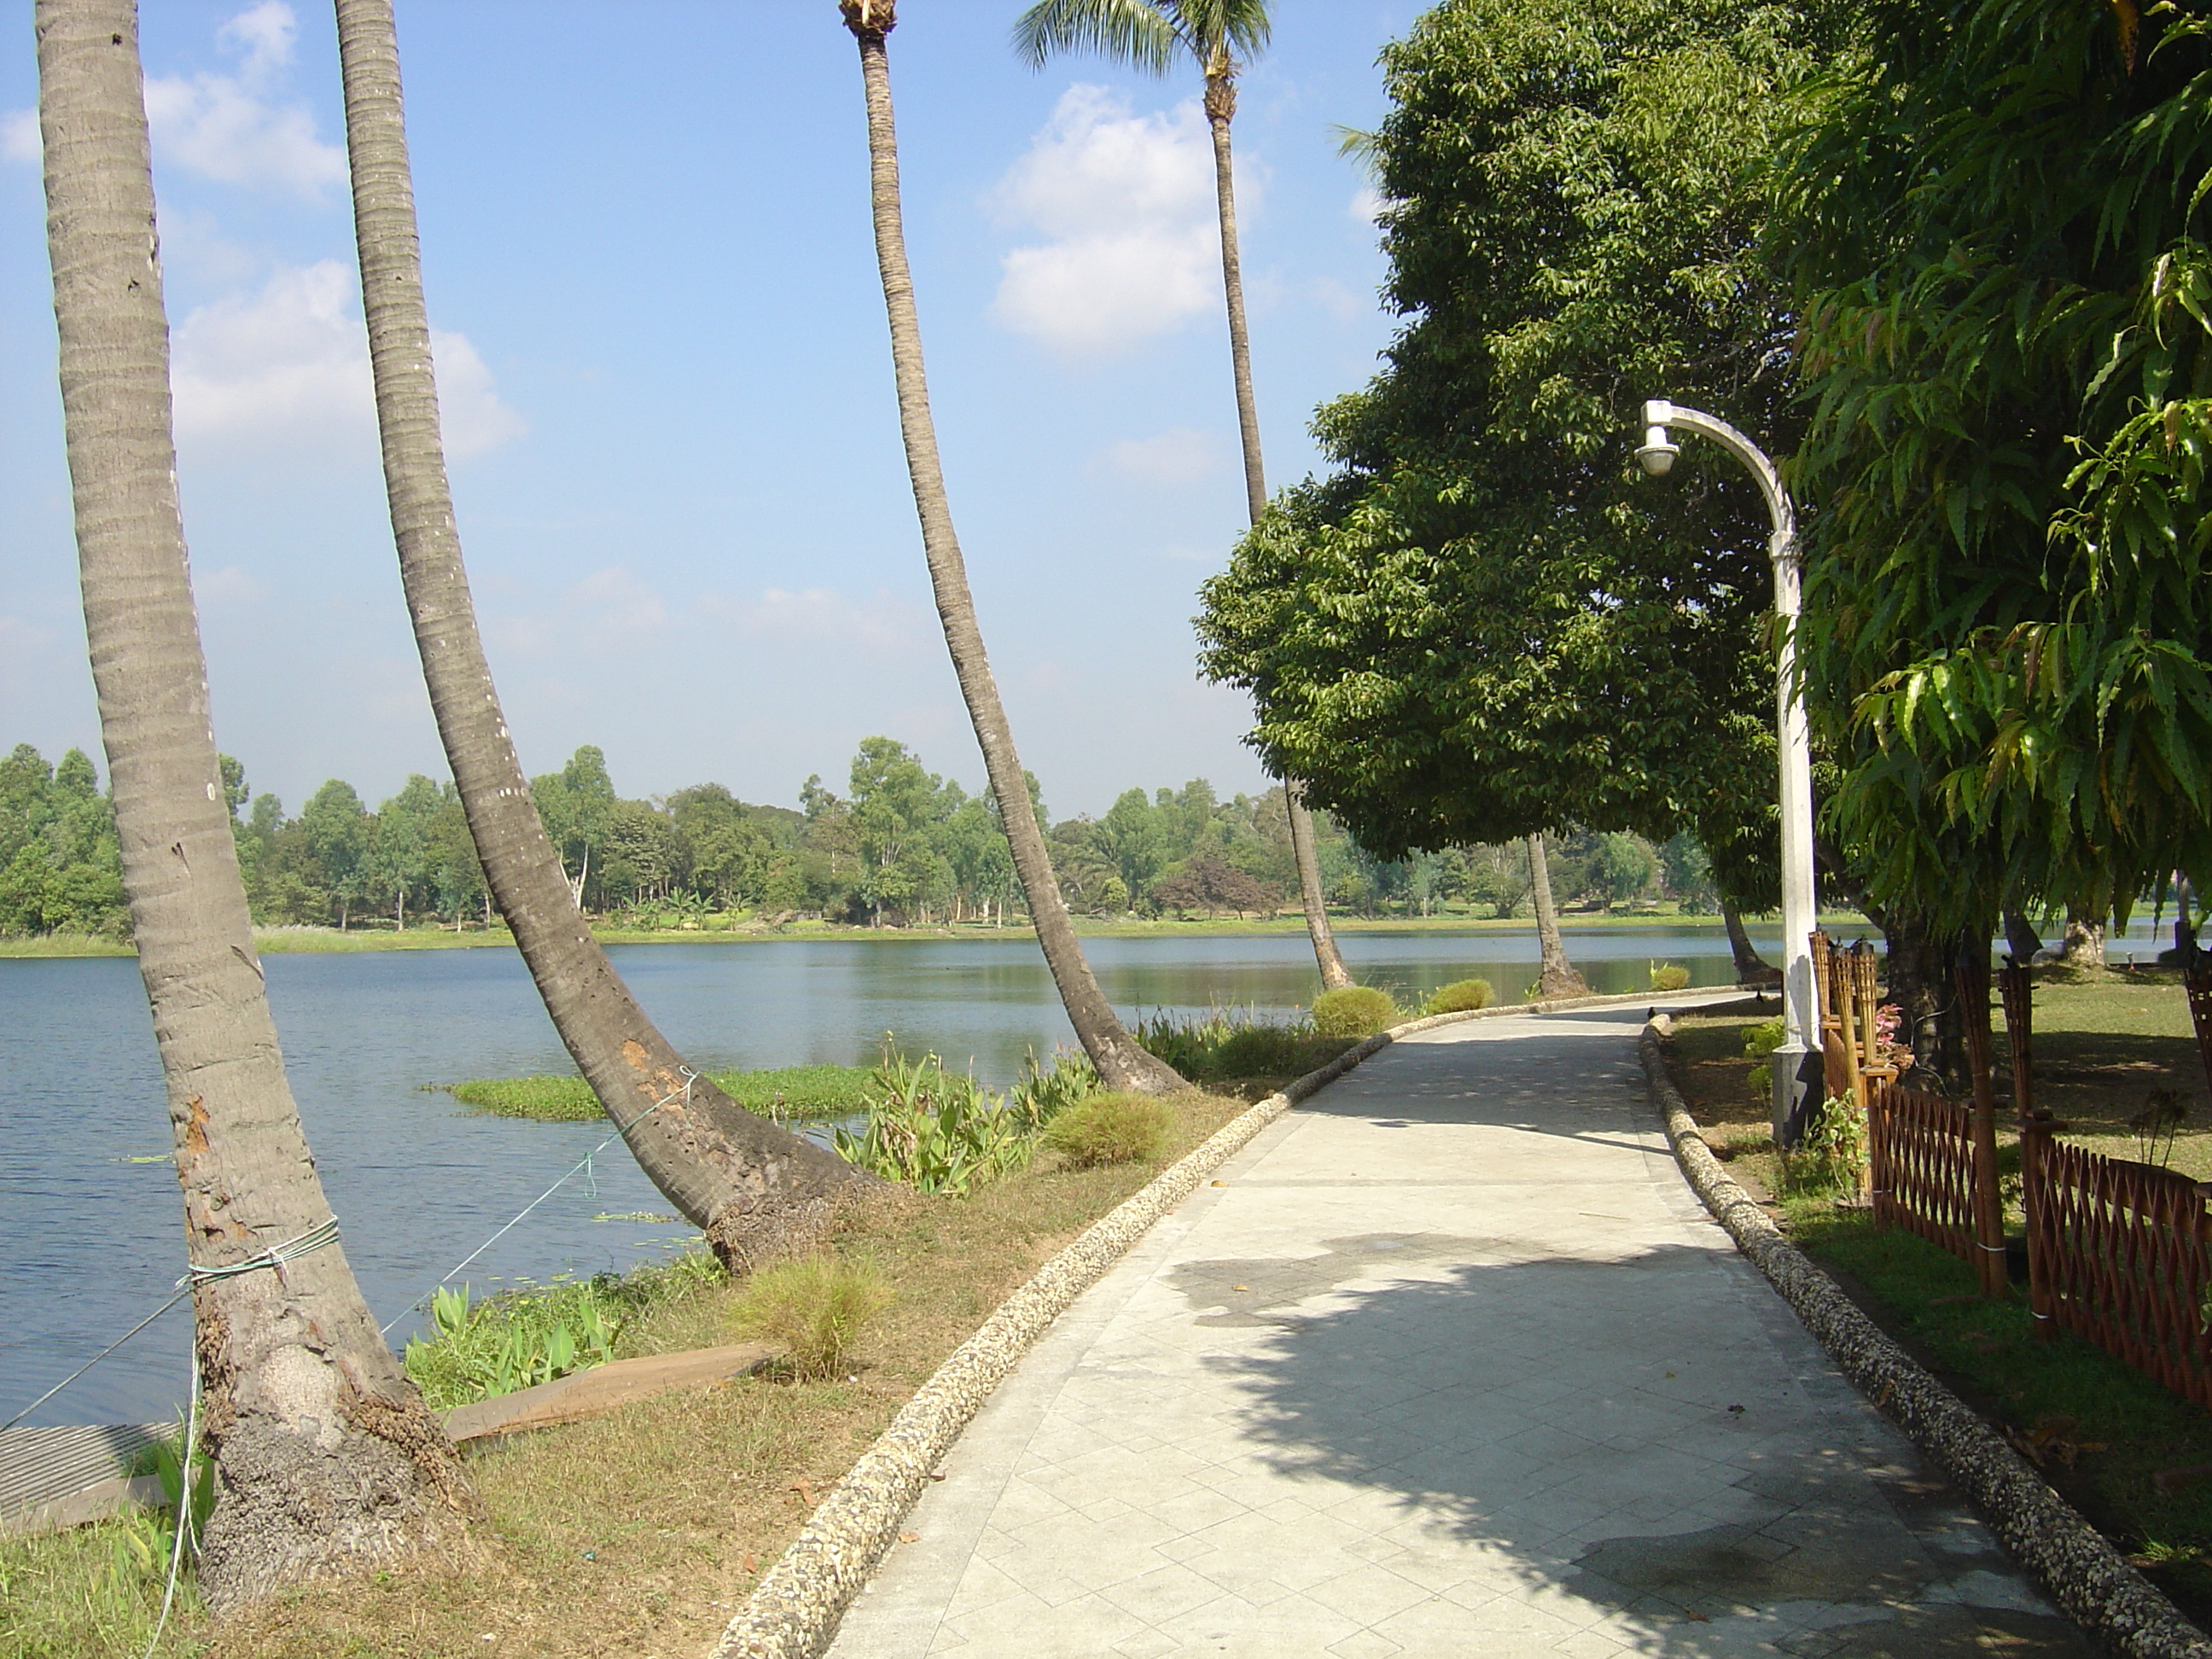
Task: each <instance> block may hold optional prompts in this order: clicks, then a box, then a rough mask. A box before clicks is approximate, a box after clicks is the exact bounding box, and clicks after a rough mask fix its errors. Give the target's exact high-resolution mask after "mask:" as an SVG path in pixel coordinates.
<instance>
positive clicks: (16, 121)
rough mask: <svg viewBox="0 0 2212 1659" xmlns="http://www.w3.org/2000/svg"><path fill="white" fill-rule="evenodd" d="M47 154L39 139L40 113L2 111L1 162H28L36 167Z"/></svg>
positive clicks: (0, 119)
mask: <svg viewBox="0 0 2212 1659" xmlns="http://www.w3.org/2000/svg"><path fill="white" fill-rule="evenodd" d="M45 155H46V145H45V143H43V142H42V141H41V140H40V137H39V112H38V111H36V110H34V109H11V110H0V161H27V162H29V163H30V164H31V165H32V166H33V167H36V166H37V165H38V164H39V162H40V160H41V159H42V158H43V157H44V156H45Z"/></svg>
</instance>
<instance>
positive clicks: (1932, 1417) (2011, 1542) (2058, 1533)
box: [1638, 1015, 2212, 1659]
mask: <svg viewBox="0 0 2212 1659" xmlns="http://www.w3.org/2000/svg"><path fill="white" fill-rule="evenodd" d="M1666 1034H1667V1025H1666V1023H1665V1016H1663V1015H1662V1016H1660V1017H1659V1018H1656V1019H1654V1020H1652V1021H1650V1023H1648V1024H1646V1025H1645V1026H1644V1031H1643V1034H1642V1036H1640V1038H1639V1039H1638V1055H1639V1058H1640V1059H1641V1060H1643V1063H1644V1073H1645V1074H1646V1076H1647V1077H1648V1078H1649V1079H1650V1084H1651V1092H1652V1095H1653V1097H1654V1098H1655V1099H1656V1101H1657V1102H1658V1104H1659V1109H1660V1113H1661V1115H1662V1116H1663V1117H1664V1118H1665V1119H1666V1121H1667V1139H1668V1142H1669V1143H1670V1144H1671V1145H1672V1146H1673V1147H1674V1155H1675V1157H1676V1158H1677V1159H1678V1160H1679V1161H1680V1164H1681V1166H1682V1173H1683V1175H1684V1176H1686V1178H1687V1179H1688V1181H1689V1182H1690V1185H1691V1187H1692V1188H1693V1189H1694V1190H1695V1191H1696V1193H1697V1194H1698V1197H1699V1200H1702V1201H1703V1203H1704V1204H1705V1207H1706V1209H1708V1210H1710V1211H1711V1212H1712V1216H1713V1218H1714V1219H1715V1220H1716V1221H1717V1222H1719V1223H1720V1225H1722V1226H1723V1227H1724V1228H1726V1229H1727V1230H1728V1233H1729V1237H1731V1238H1733V1239H1734V1240H1735V1244H1736V1248H1737V1249H1739V1250H1741V1251H1742V1253H1743V1254H1744V1255H1746V1256H1747V1257H1748V1258H1749V1259H1750V1261H1751V1262H1752V1264H1753V1266H1754V1267H1757V1268H1758V1269H1759V1272H1761V1273H1764V1274H1765V1275H1766V1277H1767V1279H1768V1280H1769V1281H1770V1282H1771V1284H1772V1285H1773V1286H1774V1288H1775V1290H1776V1291H1778V1292H1779V1293H1780V1295H1781V1297H1782V1298H1783V1300H1784V1301H1785V1302H1787V1303H1789V1304H1790V1306H1791V1307H1792V1308H1793V1309H1795V1310H1796V1313H1797V1316H1798V1317H1799V1318H1800V1319H1802V1320H1803V1321H1804V1322H1805V1327H1806V1328H1807V1329H1808V1330H1809V1331H1810V1332H1811V1333H1812V1334H1813V1335H1814V1337H1815V1338H1816V1339H1817V1340H1819V1342H1820V1346H1822V1347H1823V1348H1825V1349H1826V1350H1827V1352H1828V1353H1829V1355H1830V1356H1831V1357H1832V1358H1833V1359H1834V1360H1835V1361H1836V1363H1837V1364H1838V1366H1840V1367H1841V1368H1842V1370H1843V1372H1844V1375H1845V1376H1848V1377H1850V1380H1851V1381H1852V1382H1853V1383H1856V1384H1857V1386H1858V1388H1859V1389H1860V1391H1861V1392H1862V1393H1863V1394H1864V1395H1866V1396H1867V1397H1868V1398H1869V1399H1870V1400H1872V1401H1875V1402H1876V1403H1877V1404H1879V1405H1880V1406H1881V1408H1882V1410H1883V1411H1885V1412H1886V1413H1888V1415H1889V1416H1890V1417H1892V1418H1893V1419H1895V1420H1896V1421H1897V1423H1898V1425H1899V1426H1900V1427H1901V1428H1903V1429H1904V1431H1905V1433H1906V1434H1908V1435H1910V1436H1911V1438H1912V1441H1913V1443H1914V1444H1916V1445H1917V1446H1918V1447H1919V1448H1920V1449H1921V1450H1922V1451H1923V1452H1925V1453H1926V1454H1927V1455H1929V1457H1931V1458H1933V1459H1934V1460H1935V1461H1936V1462H1937V1463H1938V1464H1940V1465H1941V1466H1942V1468H1943V1469H1944V1471H1945V1472H1946V1473H1947V1474H1949V1475H1950V1477H1951V1478H1952V1479H1953V1480H1955V1481H1957V1482H1958V1483H1959V1485H1960V1486H1961V1487H1963V1488H1964V1489H1965V1491H1966V1493H1967V1494H1968V1496H1970V1497H1971V1498H1972V1499H1973V1501H1974V1504H1975V1506H1976V1508H1978V1510H1980V1511H1981V1513H1982V1515H1983V1516H1984V1517H1985V1518H1986V1519H1987V1520H1988V1522H1989V1523H1990V1528H1991V1529H1992V1530H1993V1531H1994V1532H1995V1533H1996V1534H1997V1536H1998V1537H1999V1538H2000V1539H2002V1541H2003V1542H2004V1546H2005V1547H2006V1549H2007V1550H2008V1551H2009V1552H2010V1553H2011V1554H2012V1557H2013V1559H2015V1560H2016V1561H2018V1562H2019V1563H2020V1564H2021V1565H2023V1566H2025V1567H2026V1568H2027V1570H2028V1571H2031V1572H2033V1574H2034V1575H2035V1576H2036V1577H2037V1578H2038V1579H2039V1580H2040V1581H2041V1582H2042V1584H2043V1587H2044V1588H2045V1589H2047V1590H2048V1591H2049V1592H2050V1593H2051V1597H2052V1599H2053V1600H2055V1601H2057V1603H2058V1605H2059V1606H2060V1607H2063V1608H2064V1609H2065V1611H2066V1613H2068V1614H2069V1616H2070V1617H2071V1618H2073V1619H2074V1620H2075V1621H2076V1622H2077V1623H2078V1624H2080V1625H2081V1626H2082V1627H2083V1628H2084V1629H2085V1630H2087V1631H2089V1632H2091V1633H2092V1634H2093V1635H2095V1636H2098V1637H2100V1638H2102V1640H2103V1642H2104V1643H2105V1644H2106V1647H2107V1648H2108V1649H2109V1650H2111V1651H2112V1652H2114V1653H2118V1654H2123V1655H2125V1656H2128V1659H2212V1638H2207V1637H2206V1635H2205V1633H2204V1632H2203V1631H2201V1630H2199V1629H2198V1628H2197V1626H2196V1625H2194V1624H2193V1623H2191V1621H2190V1620H2188V1619H2187V1618H2185V1616H2183V1614H2182V1613H2181V1610H2180V1609H2179V1608H2178V1607H2175V1606H2174V1605H2173V1603H2172V1601H2168V1600H2167V1599H2166V1595H2164V1594H2163V1593H2162V1592H2161V1591H2160V1589H2158V1587H2157V1586H2156V1585H2154V1584H2153V1583H2151V1582H2150V1581H2149V1580H2148V1578H2146V1577H2143V1575H2142V1573H2140V1572H2138V1571H2136V1569H2135V1568H2134V1567H2133V1566H2131V1565H2129V1563H2128V1561H2127V1559H2126V1558H2125V1557H2124V1556H2123V1555H2121V1554H2120V1553H2119V1552H2118V1550H2116V1549H2114V1548H2113V1547H2112V1543H2111V1542H2110V1541H2108V1540H2107V1539H2106V1537H2105V1536H2104V1534H2101V1533H2100V1532H2099V1531H2097V1529H2096V1528H2093V1527H2092V1526H2091V1525H2090V1524H2089V1523H2088V1522H2087V1520H2085V1519H2083V1517H2082V1516H2081V1513H2080V1512H2079V1511H2078V1510H2075V1508H2074V1507H2073V1505H2072V1504H2069V1503H2067V1501H2066V1500H2065V1499H2064V1498H2061V1497H2060V1496H2059V1495H2058V1494H2057V1492H2054V1491H2052V1490H2051V1487H2050V1486H2048V1485H2047V1484H2046V1483H2045V1481H2044V1480H2043V1478H2042V1477H2041V1476H2040V1475H2039V1474H2036V1472H2035V1471H2034V1469H2033V1468H2031V1467H2030V1466H2029V1464H2028V1462H2027V1460H2026V1459H2025V1458H2023V1457H2021V1455H2020V1454H2019V1453H2018V1452H2017V1451H2015V1450H2014V1449H2013V1448H2012V1447H2011V1446H2010V1445H2008V1444H2007V1443H2006V1442H2005V1441H2004V1440H2003V1438H2002V1437H2000V1436H1999V1435H1998V1434H1997V1432H1996V1431H1995V1430H1994V1429H1992V1428H1991V1427H1990V1425H1989V1424H1988V1423H1987V1422H1986V1421H1984V1419H1982V1417H1981V1416H1980V1415H1979V1414H1978V1413H1976V1412H1974V1411H1973V1410H1972V1408H1971V1407H1968V1406H1967V1405H1966V1403H1965V1402H1964V1401H1961V1400H1960V1398H1959V1397H1958V1396H1957V1395H1954V1394H1953V1393H1952V1392H1951V1391H1950V1390H1949V1389H1947V1388H1945V1387H1944V1386H1943V1384H1942V1383H1940V1382H1938V1381H1937V1380H1936V1377H1935V1376H1932V1375H1931V1374H1930V1373H1929V1371H1928V1370H1926V1369H1925V1368H1923V1366H1922V1365H1920V1364H1918V1363H1917V1361H1915V1360H1914V1359H1913V1358H1911V1356H1910V1355H1909V1354H1907V1353H1906V1352H1905V1350H1904V1349H1902V1348H1900V1347H1899V1346H1898V1345H1897V1344H1896V1343H1895V1342H1894V1341H1893V1340H1890V1338H1889V1337H1888V1336H1887V1335H1886V1334H1884V1333H1883V1332H1882V1331H1881V1328H1880V1327H1878V1326H1876V1325H1875V1322H1873V1321H1872V1320H1870V1319H1869V1318H1868V1317H1867V1316H1866V1315H1864V1314H1863V1313H1862V1312H1860V1311H1859V1310H1858V1307H1857V1304H1854V1303H1853V1302H1852V1301H1851V1300H1850V1297H1847V1296H1845V1295H1844V1293H1843V1291H1841V1290H1839V1289H1838V1287H1837V1285H1836V1282H1835V1281H1834V1280H1833V1279H1830V1278H1829V1277H1828V1276H1827V1274H1826V1273H1823V1272H1822V1271H1821V1270H1820V1267H1817V1266H1816V1265H1814V1263H1813V1262H1812V1261H1809V1260H1808V1258H1807V1257H1806V1255H1804V1253H1803V1252H1802V1251H1801V1250H1799V1249H1797V1247H1796V1245H1794V1244H1792V1243H1790V1241H1789V1240H1788V1239H1787V1238H1785V1237H1784V1236H1783V1234H1782V1231H1781V1230H1780V1229H1779V1228H1778V1227H1777V1226H1776V1225H1774V1222H1773V1219H1772V1218H1771V1217H1770V1216H1769V1215H1768V1214H1767V1213H1766V1210H1765V1206H1763V1205H1761V1204H1759V1203H1758V1202H1757V1201H1756V1200H1753V1198H1752V1197H1751V1195H1750V1194H1747V1193H1746V1192H1745V1191H1744V1190H1743V1188H1741V1187H1740V1186H1738V1185H1737V1184H1736V1183H1735V1181H1734V1180H1733V1179H1731V1178H1730V1177H1729V1173H1728V1171H1727V1170H1726V1169H1724V1168H1723V1165H1722V1164H1721V1162H1720V1160H1719V1159H1718V1158H1715V1157H1714V1156H1713V1153H1712V1149H1711V1147H1710V1146H1707V1145H1706V1144H1705V1137H1704V1136H1703V1135H1701V1134H1699V1133H1698V1127H1697V1124H1696V1123H1695V1121H1692V1118H1691V1116H1690V1113H1689V1109H1688V1108H1687V1107H1686V1105H1685V1104H1684V1103H1683V1100H1682V1097H1681V1094H1680V1091H1677V1090H1676V1088H1675V1087H1674V1079H1673V1078H1672V1077H1671V1076H1669V1075H1668V1070H1667V1061H1666V1055H1665V1053H1664V1050H1663V1049H1662V1047H1661V1039H1662V1037H1663V1036H1665V1035H1666Z"/></svg>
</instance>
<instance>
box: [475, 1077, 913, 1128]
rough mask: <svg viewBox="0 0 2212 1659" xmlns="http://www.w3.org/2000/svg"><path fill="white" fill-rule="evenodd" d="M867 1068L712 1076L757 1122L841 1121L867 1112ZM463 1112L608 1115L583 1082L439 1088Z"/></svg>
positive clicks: (514, 1081) (495, 1081)
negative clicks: (469, 1109)
mask: <svg viewBox="0 0 2212 1659" xmlns="http://www.w3.org/2000/svg"><path fill="white" fill-rule="evenodd" d="M874 1074H875V1073H874V1071H873V1069H872V1067H869V1066H779V1067H776V1068H775V1069H773V1070H769V1071H763V1072H710V1073H708V1074H707V1075H708V1077H709V1078H711V1079H713V1081H714V1086H715V1087H717V1088H718V1089H720V1090H721V1091H722V1092H723V1093H724V1094H726V1095H727V1096H729V1097H730V1098H731V1099H732V1100H734V1101H736V1102H737V1103H738V1105H740V1106H742V1107H744V1109H746V1110H747V1111H749V1112H752V1113H754V1114H756V1115H758V1116H761V1117H766V1118H774V1119H776V1120H777V1121H783V1120H787V1119H793V1118H817V1117H842V1116H844V1115H847V1114H848V1113H852V1112H863V1111H866V1109H867V1106H868V1103H867V1099H866V1095H865V1094H864V1092H863V1091H864V1089H865V1087H866V1084H867V1081H868V1079H870V1078H871V1077H872V1076H873V1075H874ZM440 1086H442V1087H444V1088H446V1090H447V1092H449V1093H450V1094H451V1095H452V1096H453V1098H454V1099H456V1100H458V1101H459V1102H460V1103H462V1104H463V1105H464V1106H473V1107H475V1108H476V1109H477V1110H479V1111H482V1112H488V1113H490V1114H491V1115H494V1116H496V1117H527V1118H535V1119H537V1120H538V1121H540V1122H544V1123H580V1122H591V1121H595V1120H597V1119H599V1118H601V1117H603V1116H605V1113H604V1112H603V1111H602V1110H601V1109H600V1107H599V1097H598V1096H597V1095H595V1094H593V1093H592V1085H590V1084H588V1083H586V1082H585V1081H584V1079H582V1078H580V1077H578V1076H575V1075H574V1074H571V1075H569V1076H567V1077H561V1076H539V1077H507V1078H471V1079H469V1080H468V1081H467V1082H465V1083H454V1084H449V1085H440Z"/></svg>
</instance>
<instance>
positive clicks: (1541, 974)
mask: <svg viewBox="0 0 2212 1659" xmlns="http://www.w3.org/2000/svg"><path fill="white" fill-rule="evenodd" d="M1528 890H1529V892H1530V894H1531V895H1532V896H1534V899H1535V901H1536V952H1537V955H1538V957H1540V958H1541V962H1542V966H1541V968H1540V969H1538V970H1537V974H1536V993H1537V994H1538V995H1539V996H1547V997H1578V996H1582V995H1584V994H1587V993H1588V992H1589V982H1588V981H1585V980H1584V979H1583V976H1582V975H1580V974H1578V973H1577V972H1576V971H1575V969H1574V964H1573V963H1570V962H1569V961H1568V960H1567V947H1566V944H1565V941H1564V940H1563V939H1560V937H1559V912H1558V911H1557V910H1556V909H1554V908H1553V907H1552V866H1551V864H1550V862H1549V860H1547V859H1546V858H1545V857H1544V837H1543V836H1541V834H1540V835H1534V836H1529V837H1528Z"/></svg>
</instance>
